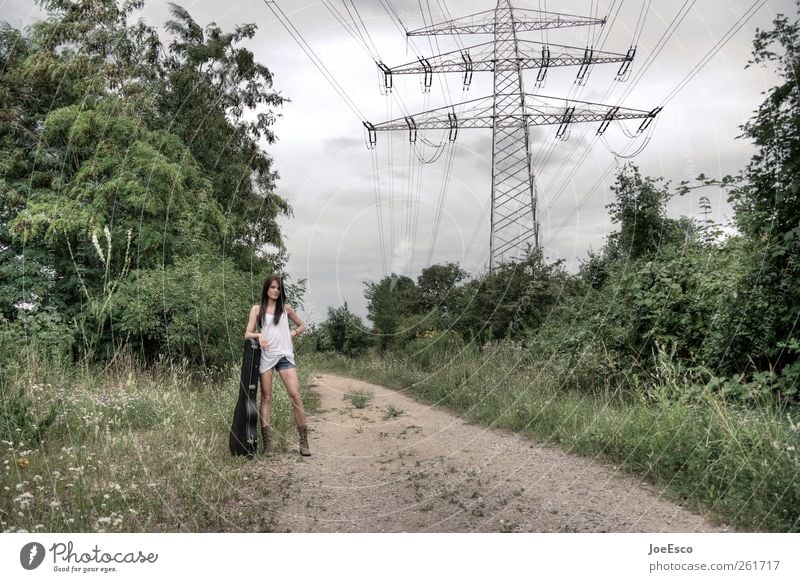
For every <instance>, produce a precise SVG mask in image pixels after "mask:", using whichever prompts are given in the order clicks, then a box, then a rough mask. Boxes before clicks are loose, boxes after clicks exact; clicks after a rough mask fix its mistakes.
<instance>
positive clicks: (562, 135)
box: [556, 105, 575, 141]
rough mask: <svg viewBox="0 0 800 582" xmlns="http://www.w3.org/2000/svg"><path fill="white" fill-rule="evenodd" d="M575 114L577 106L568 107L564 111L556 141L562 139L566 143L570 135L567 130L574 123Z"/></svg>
mask: <svg viewBox="0 0 800 582" xmlns="http://www.w3.org/2000/svg"><path fill="white" fill-rule="evenodd" d="M573 113H575V106H574V105H573V106H572V107H567V109H566V111H564V115H563V116H562V117H561V124H560V125H559V126H558V130H557V131H556V139H561V140H564V141H566V140H567V139H568V138H569V133H568V132H567V129H568V128H569V124H570V122H571V121H572V115H573Z"/></svg>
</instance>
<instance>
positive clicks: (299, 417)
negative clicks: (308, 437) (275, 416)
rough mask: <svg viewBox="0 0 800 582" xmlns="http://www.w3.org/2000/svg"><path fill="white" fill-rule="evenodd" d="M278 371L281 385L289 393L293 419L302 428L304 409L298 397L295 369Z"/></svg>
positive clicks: (304, 423) (304, 420) (304, 421)
mask: <svg viewBox="0 0 800 582" xmlns="http://www.w3.org/2000/svg"><path fill="white" fill-rule="evenodd" d="M278 373H279V374H280V375H281V380H282V381H283V385H284V386H285V387H286V392H287V393H288V394H289V400H291V401H292V408H293V409H294V421H295V423H296V424H297V427H298V428H304V427H305V426H306V411H305V410H304V409H303V400H302V399H301V398H300V380H298V378H297V369H296V368H287V369H285V370H281V371H280V372H278ZM262 386H263V383H262Z"/></svg>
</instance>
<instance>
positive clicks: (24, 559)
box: [19, 542, 44, 570]
mask: <svg viewBox="0 0 800 582" xmlns="http://www.w3.org/2000/svg"><path fill="white" fill-rule="evenodd" d="M43 561H44V546H43V545H42V544H40V543H38V542H31V543H29V544H25V545H24V546H22V549H21V550H20V552H19V563H20V564H22V567H23V568H25V569H26V570H35V569H36V568H38V567H39V566H41V565H42V562H43Z"/></svg>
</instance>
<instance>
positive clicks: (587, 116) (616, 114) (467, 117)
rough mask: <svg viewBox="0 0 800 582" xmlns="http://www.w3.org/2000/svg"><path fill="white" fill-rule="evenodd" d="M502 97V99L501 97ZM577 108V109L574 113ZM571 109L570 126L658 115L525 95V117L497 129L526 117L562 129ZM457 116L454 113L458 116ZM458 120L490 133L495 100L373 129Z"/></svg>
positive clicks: (501, 123) (437, 125) (501, 119)
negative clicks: (558, 126)
mask: <svg viewBox="0 0 800 582" xmlns="http://www.w3.org/2000/svg"><path fill="white" fill-rule="evenodd" d="M498 97H502V96H498ZM573 108H574V109H573ZM570 109H572V111H571V113H570V116H569V123H587V122H594V121H599V122H603V121H611V120H612V118H613V120H625V119H648V118H652V117H654V116H655V114H656V113H658V111H656V110H653V111H644V110H641V109H627V108H623V107H616V106H612V105H603V104H601V103H592V102H590V101H578V100H575V99H569V100H565V99H561V98H558V97H547V96H545V95H536V94H533V93H527V94H526V95H525V113H524V114H509V115H500V116H498V118H497V127H498V128H503V127H518V126H519V120H520V117H524V118H525V121H526V123H527V124H528V125H559V124H562V123H564V118H565V114H566V113H567V111H568V110H570ZM456 111H457V112H458V113H455V112H456ZM454 114H455V120H456V123H457V124H458V128H459V129H488V128H491V127H493V125H494V98H493V97H481V98H478V99H472V100H470V101H464V102H462V103H456V104H454V105H447V106H445V107H439V108H437V109H431V110H429V111H423V112H421V113H415V114H412V115H408V116H406V117H399V118H397V119H392V120H391V121H385V122H383V123H376V124H374V125H373V126H371V128H374V131H396V130H408V129H409V120H412V121H413V124H414V128H415V129H417V130H421V129H451V128H452V126H453V122H454V118H453V115H454Z"/></svg>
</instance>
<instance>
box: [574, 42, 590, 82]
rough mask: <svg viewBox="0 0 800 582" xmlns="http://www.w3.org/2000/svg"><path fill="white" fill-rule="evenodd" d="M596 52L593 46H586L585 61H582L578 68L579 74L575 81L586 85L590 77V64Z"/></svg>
mask: <svg viewBox="0 0 800 582" xmlns="http://www.w3.org/2000/svg"><path fill="white" fill-rule="evenodd" d="M593 54H594V49H593V48H591V47H588V46H587V47H586V50H584V51H583V61H582V62H581V66H580V68H579V69H578V75H577V76H576V77H575V82H576V83H577V84H578V85H581V86H583V85H585V84H586V80H587V79H588V78H589V65H591V64H592V55H593Z"/></svg>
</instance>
